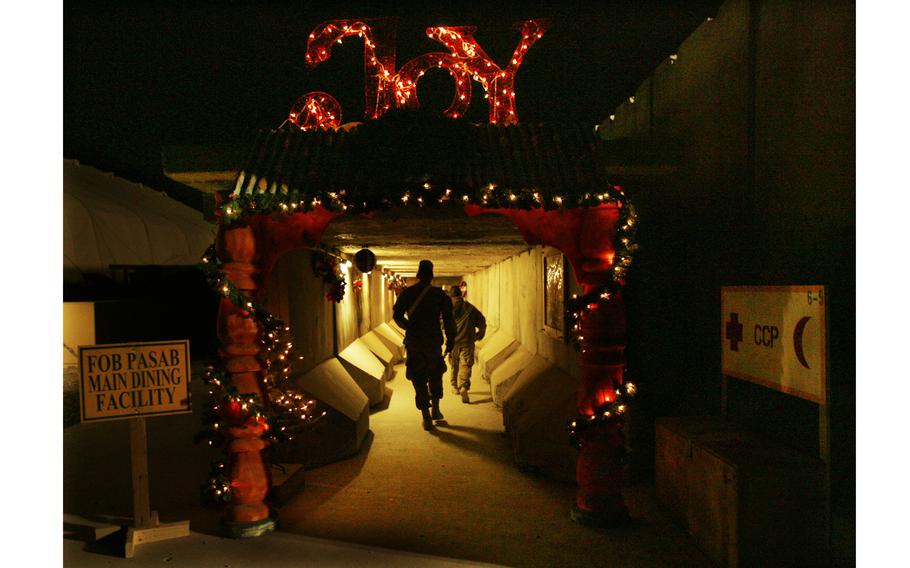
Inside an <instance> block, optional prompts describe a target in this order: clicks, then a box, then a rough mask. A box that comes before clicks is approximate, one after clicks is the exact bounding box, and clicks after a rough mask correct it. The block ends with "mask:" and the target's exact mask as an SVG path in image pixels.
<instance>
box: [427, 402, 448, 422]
mask: <svg viewBox="0 0 910 568" xmlns="http://www.w3.org/2000/svg"><path fill="white" fill-rule="evenodd" d="M432 403H433V411H432V412H431V413H430V416H432V417H433V420H442V419H443V418H445V416H443V415H442V411H440V410H439V399H438V398H434V399H433V400H432Z"/></svg>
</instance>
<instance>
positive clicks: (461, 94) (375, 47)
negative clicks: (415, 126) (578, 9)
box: [289, 18, 548, 129]
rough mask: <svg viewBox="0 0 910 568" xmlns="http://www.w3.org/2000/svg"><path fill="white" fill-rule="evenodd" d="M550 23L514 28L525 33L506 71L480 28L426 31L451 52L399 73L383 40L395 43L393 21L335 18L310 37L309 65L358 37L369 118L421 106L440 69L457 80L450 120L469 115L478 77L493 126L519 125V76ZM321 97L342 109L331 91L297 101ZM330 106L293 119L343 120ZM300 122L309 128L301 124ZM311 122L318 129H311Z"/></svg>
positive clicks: (426, 56) (418, 59)
mask: <svg viewBox="0 0 910 568" xmlns="http://www.w3.org/2000/svg"><path fill="white" fill-rule="evenodd" d="M547 25H548V24H547V22H546V21H545V20H526V21H524V22H520V23H518V24H516V25H515V27H516V29H519V30H520V32H521V40H520V41H519V42H518V46H517V47H516V48H515V51H514V52H513V53H512V57H511V58H510V59H509V63H508V65H506V66H505V68H501V67H499V66H498V65H496V63H495V62H494V61H493V60H492V59H491V58H490V56H489V55H487V54H486V52H485V51H484V50H483V49H482V48H481V47H480V45H479V44H478V43H477V40H475V39H474V31H475V30H476V29H477V28H476V27H473V26H464V27H443V26H437V27H431V28H428V29H427V36H429V37H430V38H432V39H435V40H437V41H439V42H440V43H442V44H443V45H445V46H446V47H447V48H448V49H449V51H450V52H451V53H440V52H433V53H426V54H423V55H420V56H417V57H415V58H413V59H411V60H409V61H408V62H407V63H405V64H404V65H403V66H402V68H401V70H400V71H398V72H396V62H395V45H394V42H390V41H384V39H386V38H387V39H394V36H395V30H394V26H393V24H392V21H391V20H390V19H388V18H377V19H370V20H331V21H328V22H323V23H322V24H320V25H319V26H317V27H316V29H314V30H313V32H312V33H310V36H309V40H308V42H307V51H306V62H307V65H309V66H310V67H315V66H317V65H319V64H320V63H322V62H324V61H326V60H328V59H329V57H331V55H332V47H333V46H334V45H335V44H340V43H343V40H344V38H346V37H352V36H356V37H359V38H362V39H363V66H364V77H365V86H364V96H365V100H366V104H365V107H364V116H366V118H367V119H375V118H379V117H380V116H382V115H383V114H384V113H385V112H386V111H387V110H389V108H391V106H392V105H395V106H397V107H399V108H412V109H413V108H419V106H420V102H419V101H418V99H417V83H418V81H419V80H420V78H421V77H422V76H423V75H424V74H425V73H426V72H427V71H429V70H430V69H434V68H440V69H445V70H447V71H448V72H449V73H450V74H451V75H452V77H453V78H454V79H455V96H454V97H453V100H452V103H451V104H450V105H449V106H448V108H446V109H445V111H443V114H445V115H446V116H449V117H451V118H458V117H460V116H464V114H465V111H466V110H467V108H468V106H469V105H470V104H471V82H470V81H471V79H474V80H475V81H478V82H479V83H480V84H481V85H482V86H483V88H484V90H485V91H486V94H485V95H484V97H485V98H486V99H487V100H488V102H489V117H490V123H491V124H505V125H509V124H516V123H517V122H518V115H517V113H516V111H515V74H516V73H517V72H518V68H519V67H520V66H521V63H522V61H523V60H524V57H525V54H526V53H527V52H528V49H530V47H531V46H532V45H534V43H535V42H537V40H539V39H540V38H542V37H543V34H544V32H546V29H547ZM379 38H384V39H383V40H381V39H379ZM317 94H318V95H320V96H322V97H329V98H330V99H331V101H332V102H334V103H335V104H336V105H337V101H335V99H334V98H331V95H328V94H326V93H309V94H307V95H304V96H303V97H301V99H298V102H300V101H301V100H303V99H307V100H308V101H311V100H313V99H308V97H314V96H315V95H317ZM296 107H297V104H296V103H295V108H296ZM330 107H331V108H329V109H328V110H326V108H319V106H318V105H313V106H312V108H310V107H304V109H305V110H306V113H304V115H305V116H306V117H307V120H300V118H299V116H300V111H301V109H297V116H296V117H295V116H294V112H295V111H294V110H292V115H291V117H290V118H289V119H290V120H291V122H293V123H294V124H298V126H300V127H301V128H303V129H309V128H311V127H313V128H315V127H318V126H322V125H323V124H329V123H331V122H333V120H332V119H331V118H329V119H327V120H321V119H320V117H322V118H323V119H324V118H325V117H328V116H329V115H335V116H336V117H338V119H339V121H340V116H341V107H340V105H338V106H337V110H336V107H335V106H334V105H330ZM310 115H313V117H312V118H311V117H310ZM301 122H304V124H305V125H304V126H301V124H300V123H301ZM312 124H317V126H311V125H312Z"/></svg>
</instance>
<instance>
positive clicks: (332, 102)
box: [288, 91, 341, 130]
mask: <svg viewBox="0 0 910 568" xmlns="http://www.w3.org/2000/svg"><path fill="white" fill-rule="evenodd" d="M288 120H289V121H290V122H291V123H293V124H295V125H296V126H297V127H298V128H300V130H313V129H314V128H338V127H339V126H340V125H341V104H340V103H339V102H338V101H337V100H336V99H335V97H333V96H332V95H330V94H328V93H323V92H321V91H314V92H312V93H307V94H305V95H303V96H302V97H300V98H299V99H297V100H296V101H294V105H293V106H291V112H290V113H289V114H288Z"/></svg>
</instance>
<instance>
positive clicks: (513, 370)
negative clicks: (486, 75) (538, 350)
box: [490, 345, 534, 409]
mask: <svg viewBox="0 0 910 568" xmlns="http://www.w3.org/2000/svg"><path fill="white" fill-rule="evenodd" d="M533 358H534V355H533V354H532V353H531V352H530V351H528V350H527V349H525V348H524V347H523V346H521V345H519V346H518V347H517V348H516V349H515V351H513V352H512V353H511V354H510V355H509V356H508V357H507V358H506V360H505V361H503V362H502V364H501V365H499V366H497V367H496V368H495V369H493V372H492V373H491V374H490V391H491V392H492V394H493V404H494V405H495V406H496V408H500V409H501V408H502V399H503V398H505V396H506V394H508V392H509V389H511V388H512V385H513V384H514V383H515V381H516V379H518V375H520V374H521V372H522V371H523V370H524V369H525V367H527V365H528V363H530V362H531V359H533Z"/></svg>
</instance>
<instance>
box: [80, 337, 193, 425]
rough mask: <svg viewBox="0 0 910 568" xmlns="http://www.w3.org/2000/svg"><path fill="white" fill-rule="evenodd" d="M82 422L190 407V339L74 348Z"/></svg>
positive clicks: (172, 411)
mask: <svg viewBox="0 0 910 568" xmlns="http://www.w3.org/2000/svg"><path fill="white" fill-rule="evenodd" d="M79 367H80V371H81V373H80V375H81V377H82V384H81V388H80V390H79V398H80V408H81V412H82V422H92V421H97V420H111V419H117V418H135V417H136V416H152V415H161V414H180V413H186V412H190V400H189V381H190V342H189V341H187V340H185V339H184V340H181V341H152V342H145V343H116V344H114V343H112V344H107V345H86V346H80V347H79Z"/></svg>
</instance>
